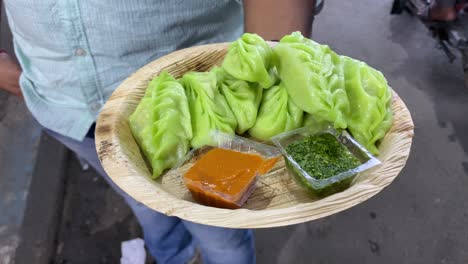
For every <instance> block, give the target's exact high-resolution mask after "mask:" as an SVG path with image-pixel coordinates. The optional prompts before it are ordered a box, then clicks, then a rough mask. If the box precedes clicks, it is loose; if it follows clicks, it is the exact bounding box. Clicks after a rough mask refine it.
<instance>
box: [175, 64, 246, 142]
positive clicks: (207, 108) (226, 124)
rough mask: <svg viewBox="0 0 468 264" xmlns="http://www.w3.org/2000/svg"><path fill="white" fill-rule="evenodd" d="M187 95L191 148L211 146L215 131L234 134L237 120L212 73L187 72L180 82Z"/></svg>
mask: <svg viewBox="0 0 468 264" xmlns="http://www.w3.org/2000/svg"><path fill="white" fill-rule="evenodd" d="M180 82H181V83H182V85H183V86H184V88H185V92H186V94H187V98H188V102H189V109H190V116H191V120H192V129H193V137H192V140H191V145H192V147H194V148H197V147H201V146H203V145H211V144H212V143H213V142H212V141H213V140H212V139H211V137H210V133H211V132H212V131H214V130H218V131H221V132H224V133H228V134H234V131H235V129H236V127H237V120H236V117H235V116H234V114H233V112H232V111H231V109H230V108H229V105H228V103H227V102H226V99H225V98H224V96H223V95H222V94H221V93H220V92H219V89H218V87H217V85H216V74H215V73H214V72H189V73H186V74H185V75H184V76H183V77H182V79H181V80H180Z"/></svg>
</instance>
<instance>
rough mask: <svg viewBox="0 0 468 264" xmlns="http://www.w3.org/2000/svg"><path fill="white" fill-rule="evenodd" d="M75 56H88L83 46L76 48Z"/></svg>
mask: <svg viewBox="0 0 468 264" xmlns="http://www.w3.org/2000/svg"><path fill="white" fill-rule="evenodd" d="M75 56H86V50H84V49H82V48H77V49H76V50H75Z"/></svg>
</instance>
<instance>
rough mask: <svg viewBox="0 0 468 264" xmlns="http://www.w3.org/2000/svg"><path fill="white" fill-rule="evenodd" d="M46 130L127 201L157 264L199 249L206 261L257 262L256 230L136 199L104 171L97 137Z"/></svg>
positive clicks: (178, 260) (177, 259)
mask: <svg viewBox="0 0 468 264" xmlns="http://www.w3.org/2000/svg"><path fill="white" fill-rule="evenodd" d="M46 132H47V133H48V134H49V135H51V136H52V137H54V138H55V139H57V140H58V141H60V142H61V143H62V144H64V145H65V146H66V147H68V148H69V149H70V150H72V151H73V152H75V153H76V154H77V155H78V156H80V157H81V158H83V159H84V160H86V161H87V162H88V163H89V164H90V165H91V166H92V167H93V168H94V169H95V170H96V171H97V172H98V173H99V174H100V175H101V176H102V177H104V179H105V180H106V181H107V182H108V183H109V184H110V186H112V188H113V189H114V190H115V191H116V192H117V193H119V194H120V195H121V196H123V198H124V199H125V200H126V202H127V204H128V205H129V206H130V207H131V208H132V210H133V213H134V214H135V216H136V218H137V219H138V221H139V222H140V225H141V227H142V229H143V235H144V239H145V243H146V246H147V248H148V250H149V252H150V253H151V255H152V256H153V257H154V258H155V259H156V261H157V262H158V263H161V264H164V263H171V264H173V263H174V264H178V263H187V262H188V261H189V260H190V259H191V258H192V257H193V256H194V254H195V249H196V248H198V249H199V250H200V253H201V256H202V258H203V261H204V263H206V264H210V263H223V264H224V263H226V264H230V263H236V264H237V263H242V264H244V263H246V264H248V263H255V244H254V237H253V232H252V231H251V230H247V229H229V228H221V227H214V226H206V225H201V224H196V223H192V222H189V221H185V220H182V219H179V218H177V217H169V216H166V215H164V214H161V213H158V212H156V211H154V210H152V209H150V208H148V207H146V206H145V205H143V204H141V203H139V202H137V201H135V200H134V199H133V198H132V197H130V196H129V195H128V194H126V193H125V192H124V191H122V190H121V189H120V188H119V187H118V186H117V185H115V183H114V182H113V181H112V180H111V179H110V178H109V176H108V175H107V174H106V173H105V172H104V169H103V168H102V166H101V163H100V162H99V159H98V157H97V154H96V148H95V143H94V139H93V138H91V137H86V138H85V139H84V140H83V141H81V142H80V141H76V140H73V139H71V138H69V137H66V136H62V135H59V134H57V133H55V132H53V131H50V130H46Z"/></svg>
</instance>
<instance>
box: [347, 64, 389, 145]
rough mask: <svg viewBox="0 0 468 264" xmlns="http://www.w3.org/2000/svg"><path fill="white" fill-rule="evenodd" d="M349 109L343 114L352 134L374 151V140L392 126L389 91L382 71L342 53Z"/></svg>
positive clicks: (383, 134) (379, 137) (381, 136)
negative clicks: (345, 114) (347, 112)
mask: <svg viewBox="0 0 468 264" xmlns="http://www.w3.org/2000/svg"><path fill="white" fill-rule="evenodd" d="M342 59H343V62H344V72H345V80H346V82H345V87H346V93H347V95H348V99H349V105H350V111H349V114H348V115H347V116H346V119H347V121H348V130H349V131H350V132H351V134H352V136H353V137H354V138H355V139H356V140H357V141H358V142H359V143H361V144H362V145H363V146H364V147H365V148H367V150H369V151H370V152H371V153H373V154H378V153H379V150H378V149H377V146H376V143H377V141H379V140H380V139H382V138H383V137H384V136H385V134H386V133H387V131H388V130H389V129H390V127H391V126H392V122H393V112H392V109H391V103H392V92H391V90H390V88H389V87H388V84H387V80H385V78H384V76H383V75H382V73H381V72H379V71H377V70H375V69H373V68H372V67H370V66H368V65H367V64H366V63H364V62H361V61H358V60H354V59H351V58H348V57H344V56H343V57H342Z"/></svg>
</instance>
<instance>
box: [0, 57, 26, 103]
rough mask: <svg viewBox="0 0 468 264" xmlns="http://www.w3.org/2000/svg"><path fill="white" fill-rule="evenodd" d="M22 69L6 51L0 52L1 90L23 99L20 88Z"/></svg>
mask: <svg viewBox="0 0 468 264" xmlns="http://www.w3.org/2000/svg"><path fill="white" fill-rule="evenodd" d="M20 75H21V68H20V67H19V65H18V64H17V63H16V62H15V61H14V60H13V59H12V58H11V56H10V55H8V54H7V53H6V52H5V51H2V50H0V89H3V90H5V91H7V92H9V93H12V94H14V95H16V96H18V97H23V95H22V93H21V89H20V86H19V77H20Z"/></svg>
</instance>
